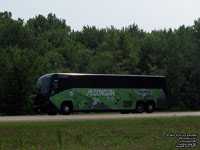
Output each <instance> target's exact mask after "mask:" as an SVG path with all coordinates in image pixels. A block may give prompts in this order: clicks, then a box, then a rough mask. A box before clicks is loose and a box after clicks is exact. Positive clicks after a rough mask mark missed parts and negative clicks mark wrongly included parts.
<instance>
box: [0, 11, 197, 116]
mask: <svg viewBox="0 0 200 150" xmlns="http://www.w3.org/2000/svg"><path fill="white" fill-rule="evenodd" d="M199 49H200V19H197V20H195V21H194V25H193V26H189V27H185V26H184V25H183V26H180V27H179V28H178V29H175V30H172V29H169V30H166V29H164V30H159V31H157V30H154V31H152V32H151V33H146V32H144V31H143V30H141V29H139V28H138V26H137V25H136V24H133V25H130V26H128V27H124V28H122V29H116V28H115V27H114V26H111V27H107V28H105V29H98V28H96V27H95V26H92V27H90V26H84V27H83V29H82V30H81V31H74V30H71V28H70V27H69V26H68V25H66V21H65V20H63V19H58V18H57V17H56V15H55V14H48V16H47V17H44V16H42V15H38V16H36V17H35V18H31V19H29V20H28V21H27V22H24V21H23V20H22V19H20V18H19V19H17V20H14V19H12V14H11V13H10V12H1V13H0V65H1V72H0V83H1V91H0V113H1V114H10V115H11V114H12V115H17V114H26V113H32V109H31V107H32V103H33V97H34V96H33V92H34V90H35V87H36V82H37V79H38V78H39V77H40V76H41V75H43V74H45V73H51V72H81V73H109V74H114V73H117V74H150V75H165V76H166V77H167V79H168V85H169V91H170V98H171V100H172V101H173V105H179V104H180V105H181V107H182V106H184V107H182V108H183V109H199V108H200V105H199V104H200V98H199V97H200V89H199V85H200V84H199V78H200V73H199V70H200V59H199V58H200V51H199Z"/></svg>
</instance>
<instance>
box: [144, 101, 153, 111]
mask: <svg viewBox="0 0 200 150" xmlns="http://www.w3.org/2000/svg"><path fill="white" fill-rule="evenodd" d="M153 111H154V104H153V103H152V102H151V103H147V106H146V112H147V113H152V112H153Z"/></svg>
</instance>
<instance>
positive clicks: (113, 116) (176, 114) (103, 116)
mask: <svg viewBox="0 0 200 150" xmlns="http://www.w3.org/2000/svg"><path fill="white" fill-rule="evenodd" d="M183 116H200V112H167V113H164V112H162V113H152V114H147V113H142V114H81V115H78V114H73V115H67V116H64V115H56V116H47V115H37V116H2V117H0V122H32V121H34V122H35V121H63V120H93V119H127V118H130V119H132V118H163V117H183Z"/></svg>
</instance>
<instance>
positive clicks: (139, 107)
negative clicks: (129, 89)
mask: <svg viewBox="0 0 200 150" xmlns="http://www.w3.org/2000/svg"><path fill="white" fill-rule="evenodd" d="M143 111H144V104H143V103H142V102H138V103H137V104H136V112H137V113H143Z"/></svg>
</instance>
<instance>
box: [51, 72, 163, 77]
mask: <svg viewBox="0 0 200 150" xmlns="http://www.w3.org/2000/svg"><path fill="white" fill-rule="evenodd" d="M56 74H57V75H64V76H65V75H66V76H118V77H155V78H165V76H160V75H121V74H87V73H52V74H49V75H56Z"/></svg>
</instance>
